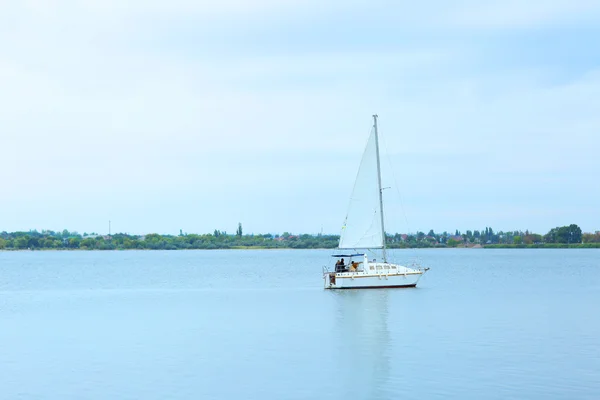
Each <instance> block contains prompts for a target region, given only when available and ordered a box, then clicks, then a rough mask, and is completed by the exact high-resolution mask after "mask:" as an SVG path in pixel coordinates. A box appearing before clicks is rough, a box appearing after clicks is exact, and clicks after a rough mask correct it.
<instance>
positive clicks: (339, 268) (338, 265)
mask: <svg viewBox="0 0 600 400" xmlns="http://www.w3.org/2000/svg"><path fill="white" fill-rule="evenodd" d="M341 264H342V262H341V261H340V260H337V261H336V262H335V272H340V270H341Z"/></svg>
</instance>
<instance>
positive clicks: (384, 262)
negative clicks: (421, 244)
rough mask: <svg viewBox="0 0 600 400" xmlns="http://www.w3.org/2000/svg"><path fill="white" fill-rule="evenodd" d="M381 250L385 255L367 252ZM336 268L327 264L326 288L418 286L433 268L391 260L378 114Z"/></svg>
mask: <svg viewBox="0 0 600 400" xmlns="http://www.w3.org/2000/svg"><path fill="white" fill-rule="evenodd" d="M377 250H381V256H382V257H381V259H379V260H378V259H377V258H372V259H369V256H368V254H367V252H369V251H377ZM332 257H334V258H335V259H336V261H337V262H336V264H335V269H334V270H333V271H329V268H328V267H327V266H324V267H323V279H324V280H325V289H371V288H403V287H415V286H417V282H418V281H419V279H420V278H421V277H422V276H423V274H424V273H425V272H426V271H427V270H429V268H422V267H420V266H418V265H416V264H415V265H411V266H412V268H409V267H407V266H403V265H398V264H394V263H390V262H388V259H387V253H386V246H385V228H384V215H383V189H382V187H381V167H380V163H379V137H378V133H377V115H373V127H372V129H371V133H370V136H369V140H368V142H367V145H366V147H365V150H364V153H363V156H362V160H361V163H360V167H359V169H358V174H357V176H356V180H355V182H354V189H353V191H352V197H351V199H350V205H349V207H348V212H347V214H346V218H345V220H344V224H343V226H342V232H341V234H340V241H339V244H338V248H337V251H336V254H333V255H332Z"/></svg>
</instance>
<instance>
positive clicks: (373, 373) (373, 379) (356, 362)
mask: <svg viewBox="0 0 600 400" xmlns="http://www.w3.org/2000/svg"><path fill="white" fill-rule="evenodd" d="M332 295H333V296H335V299H336V303H337V307H336V311H337V313H336V324H335V331H336V338H337V340H336V342H335V344H334V348H335V352H334V356H335V357H337V370H336V371H335V373H334V376H336V377H337V378H338V379H339V381H340V385H339V388H340V390H341V393H343V397H345V398H364V399H386V398H392V396H391V393H390V392H389V391H388V390H386V388H387V387H388V384H389V378H390V354H391V340H390V332H389V330H388V301H389V299H388V293H387V291H386V290H385V289H382V290H377V289H374V290H344V291H333V292H332ZM341 397H342V396H341Z"/></svg>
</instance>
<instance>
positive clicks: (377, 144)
mask: <svg viewBox="0 0 600 400" xmlns="http://www.w3.org/2000/svg"><path fill="white" fill-rule="evenodd" d="M373 122H374V127H375V154H376V155H377V187H378V189H379V215H380V217H381V237H382V238H383V262H384V263H386V262H387V257H386V254H385V228H384V225H383V189H381V167H380V166H379V137H378V135H377V114H374V115H373Z"/></svg>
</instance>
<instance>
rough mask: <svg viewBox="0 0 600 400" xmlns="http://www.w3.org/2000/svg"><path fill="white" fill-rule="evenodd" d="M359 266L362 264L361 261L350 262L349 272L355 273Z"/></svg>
mask: <svg viewBox="0 0 600 400" xmlns="http://www.w3.org/2000/svg"><path fill="white" fill-rule="evenodd" d="M360 264H362V261H352V263H350V271H356V270H357V269H358V266H359V265H360Z"/></svg>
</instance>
